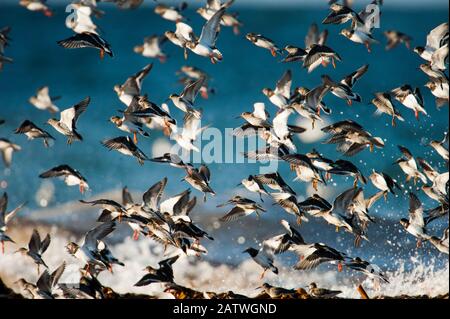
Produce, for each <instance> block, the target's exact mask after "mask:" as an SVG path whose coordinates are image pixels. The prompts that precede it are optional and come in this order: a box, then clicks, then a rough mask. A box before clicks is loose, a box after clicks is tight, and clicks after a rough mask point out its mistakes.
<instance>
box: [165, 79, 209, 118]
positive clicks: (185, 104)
mask: <svg viewBox="0 0 450 319" xmlns="http://www.w3.org/2000/svg"><path fill="white" fill-rule="evenodd" d="M204 81H205V78H200V79H198V80H196V81H195V82H192V83H190V84H188V85H187V86H186V87H185V88H184V90H183V92H182V93H181V94H180V95H178V94H171V95H170V96H169V99H171V100H172V102H173V104H174V105H175V106H176V107H177V108H179V109H180V110H181V111H183V112H184V113H187V114H192V115H194V116H195V117H196V118H197V119H200V118H201V112H200V111H199V110H196V109H194V102H195V98H196V97H197V95H198V93H199V92H200V89H201V88H202V86H203V83H204Z"/></svg>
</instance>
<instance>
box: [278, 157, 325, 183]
mask: <svg viewBox="0 0 450 319" xmlns="http://www.w3.org/2000/svg"><path fill="white" fill-rule="evenodd" d="M281 158H282V159H283V160H284V161H286V162H287V163H289V166H290V168H291V170H292V171H295V173H296V175H297V177H296V178H295V180H301V181H303V182H307V183H312V186H313V188H314V189H315V190H316V191H317V185H318V184H319V183H325V180H324V179H323V178H322V176H321V175H320V174H319V171H318V170H317V168H316V167H315V166H314V165H313V164H312V162H311V160H310V159H309V157H308V156H306V155H304V154H287V155H284V156H282V157H281Z"/></svg>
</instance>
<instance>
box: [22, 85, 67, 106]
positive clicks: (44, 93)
mask: <svg viewBox="0 0 450 319" xmlns="http://www.w3.org/2000/svg"><path fill="white" fill-rule="evenodd" d="M59 98H60V97H59V96H55V97H53V96H50V94H49V87H48V86H43V87H41V88H39V89H38V90H37V91H36V95H35V96H32V97H30V98H29V99H28V101H29V102H30V104H32V105H33V106H34V107H36V108H37V109H38V110H43V111H49V112H50V113H56V112H59V108H58V107H57V106H56V105H55V103H54V101H56V100H58V99H59Z"/></svg>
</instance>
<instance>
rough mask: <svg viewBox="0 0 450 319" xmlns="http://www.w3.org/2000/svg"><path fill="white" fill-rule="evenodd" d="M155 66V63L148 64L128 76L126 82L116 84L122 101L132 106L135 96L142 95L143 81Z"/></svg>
mask: <svg viewBox="0 0 450 319" xmlns="http://www.w3.org/2000/svg"><path fill="white" fill-rule="evenodd" d="M152 68H153V63H150V64H147V65H146V66H145V67H143V68H142V70H139V71H138V72H136V73H135V74H133V75H132V76H130V77H128V78H127V80H126V81H125V83H123V84H121V85H119V84H116V85H115V86H114V91H115V92H116V93H117V96H118V97H119V99H120V101H121V102H122V103H124V104H125V105H126V106H127V107H129V106H130V104H131V102H132V101H133V98H134V97H138V96H140V95H141V90H142V83H143V81H144V79H145V78H146V77H147V75H148V74H149V73H150V71H151V70H152Z"/></svg>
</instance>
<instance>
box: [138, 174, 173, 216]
mask: <svg viewBox="0 0 450 319" xmlns="http://www.w3.org/2000/svg"><path fill="white" fill-rule="evenodd" d="M166 184H167V178H166V177H164V178H163V179H162V180H161V181H159V182H158V183H156V184H155V185H153V186H152V187H150V188H149V189H148V190H147V191H146V192H145V193H144V195H143V196H142V199H143V201H144V203H145V205H146V206H148V207H149V208H151V209H152V210H154V211H157V210H158V205H159V201H160V200H161V196H162V194H163V192H164V188H165V187H166Z"/></svg>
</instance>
